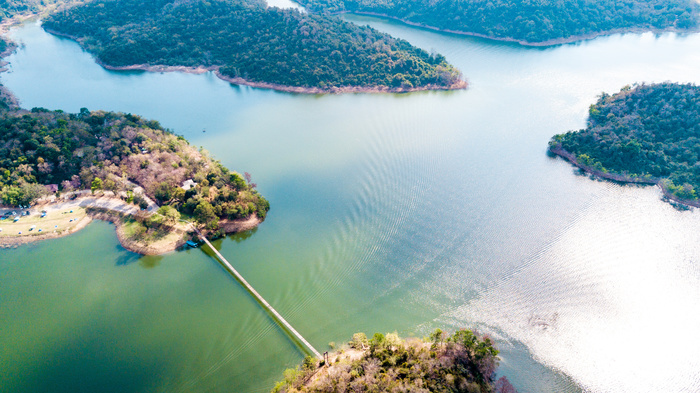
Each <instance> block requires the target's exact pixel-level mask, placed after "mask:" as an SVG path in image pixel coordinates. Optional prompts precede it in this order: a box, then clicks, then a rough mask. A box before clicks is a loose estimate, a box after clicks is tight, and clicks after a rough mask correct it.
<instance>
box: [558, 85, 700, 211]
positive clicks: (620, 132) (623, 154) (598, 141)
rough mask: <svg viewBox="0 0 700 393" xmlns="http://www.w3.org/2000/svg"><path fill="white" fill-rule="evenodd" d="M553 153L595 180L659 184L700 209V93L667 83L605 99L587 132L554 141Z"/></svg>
mask: <svg viewBox="0 0 700 393" xmlns="http://www.w3.org/2000/svg"><path fill="white" fill-rule="evenodd" d="M549 150H550V151H551V152H552V153H554V154H556V155H558V156H561V157H563V158H565V159H567V160H568V161H570V162H571V163H573V164H574V165H576V166H578V167H579V168H581V169H583V170H585V171H587V172H589V173H591V174H594V175H596V176H599V177H602V178H605V179H609V180H614V181H618V182H628V183H640V184H657V185H659V186H660V187H661V189H662V190H663V192H664V194H665V195H666V197H668V198H669V199H672V200H675V201H677V202H680V203H683V204H685V205H689V206H700V203H699V202H698V195H697V190H698V189H699V188H700V163H699V162H700V87H699V86H696V85H693V84H676V83H668V82H667V83H661V84H653V85H645V84H642V85H635V86H626V87H624V88H622V90H621V91H620V92H619V93H616V94H614V95H608V94H605V93H603V94H602V95H601V96H600V98H599V99H598V102H597V103H595V104H594V105H591V106H590V109H589V117H588V126H587V127H586V128H585V129H583V130H579V131H569V132H567V133H565V134H560V135H555V136H554V137H553V138H552V140H551V141H550V142H549Z"/></svg>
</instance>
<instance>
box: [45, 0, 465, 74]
mask: <svg viewBox="0 0 700 393" xmlns="http://www.w3.org/2000/svg"><path fill="white" fill-rule="evenodd" d="M44 26H45V27H46V28H47V29H48V30H49V31H53V32H57V33H60V34H65V35H69V36H73V37H75V38H77V39H78V40H79V41H80V42H81V44H82V45H83V46H84V47H86V48H87V49H88V50H89V51H91V52H93V53H95V54H96V55H97V57H98V58H99V60H100V61H102V62H103V63H105V64H107V65H111V66H128V65H135V64H147V65H167V66H179V65H182V66H200V65H201V66H207V67H211V66H214V67H220V72H221V73H222V74H223V75H225V76H229V77H242V78H244V79H246V80H249V81H256V82H269V83H275V84H280V85H286V86H301V87H320V88H330V87H340V86H388V87H421V86H426V85H438V86H445V87H446V86H450V85H452V84H454V83H456V82H459V80H460V77H461V75H460V73H459V72H458V71H457V70H456V69H455V68H454V67H452V66H451V65H449V64H448V63H447V62H446V61H445V59H444V57H442V56H441V55H431V54H428V53H427V52H425V51H424V50H421V49H418V48H416V47H413V46H411V45H410V44H409V43H408V42H406V41H404V40H400V39H395V38H392V37H390V36H389V35H386V34H383V33H380V32H378V31H376V30H374V29H371V28H369V27H360V26H357V25H354V24H352V23H348V22H344V21H342V20H340V19H339V18H336V17H331V16H323V15H313V14H307V13H301V12H299V11H297V10H293V9H279V8H276V7H270V8H267V7H266V5H265V3H264V2H263V1H261V0H260V1H243V0H209V1H204V0H192V1H174V0H152V1H142V0H95V1H92V2H89V3H86V4H84V5H78V6H75V7H72V8H70V9H68V10H67V11H62V12H58V13H55V14H53V15H52V16H51V17H49V18H48V19H46V20H45V22H44Z"/></svg>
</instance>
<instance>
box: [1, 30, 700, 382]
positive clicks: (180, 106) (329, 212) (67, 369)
mask: <svg viewBox="0 0 700 393" xmlns="http://www.w3.org/2000/svg"><path fill="white" fill-rule="evenodd" d="M347 18H348V19H349V20H351V21H353V22H357V23H361V24H369V25H371V26H374V27H376V28H378V29H380V30H382V31H386V32H388V33H390V34H392V35H395V36H398V37H402V38H405V39H407V40H408V41H410V42H411V43H413V44H414V45H417V46H420V47H422V48H425V49H426V50H434V51H437V52H439V53H442V54H444V55H445V56H446V57H447V59H448V60H449V61H450V62H451V63H453V64H455V65H456V66H458V67H459V68H460V69H461V70H462V71H463V72H464V74H465V76H466V78H467V79H468V80H469V83H470V88H469V89H468V90H464V91H456V92H421V93H413V94H401V95H390V94H378V95H366V94H347V95H297V94H287V93H279V92H275V91H269V90H263V89H253V88H249V87H240V86H233V85H230V84H228V83H225V82H222V81H220V80H218V79H217V78H216V77H214V76H213V75H212V74H204V75H189V74H178V73H162V74H161V73H145V72H110V71H106V70H104V69H102V68H100V67H99V66H97V65H96V64H95V63H94V61H93V59H92V58H91V56H90V55H88V54H86V53H85V52H83V51H82V50H81V49H80V48H79V47H78V45H77V44H75V43H74V42H72V41H70V40H66V39H62V38H57V37H53V36H51V35H48V34H46V33H45V32H43V31H42V30H41V28H40V27H39V25H38V24H32V23H30V24H27V25H25V26H24V27H21V28H18V29H15V30H13V31H12V37H13V38H14V39H16V40H18V41H20V42H21V43H23V44H24V45H23V47H22V48H21V49H20V50H18V51H17V52H16V54H14V55H12V56H11V57H10V58H9V59H8V60H9V61H10V66H9V68H10V71H9V72H8V73H4V74H2V75H0V80H1V81H2V83H4V84H5V85H6V86H8V87H9V88H10V89H11V90H12V91H14V92H15V93H16V95H17V96H18V97H19V98H20V100H21V101H22V104H23V106H25V107H34V106H42V107H46V108H52V109H62V110H65V111H71V112H77V111H79V109H80V108H81V107H87V108H89V109H91V110H96V109H105V110H115V111H123V112H130V113H137V114H140V115H143V116H145V117H148V118H154V119H158V120H159V121H161V123H162V124H163V125H164V126H166V127H169V128H170V129H172V130H173V131H175V132H176V133H178V134H182V135H184V136H185V137H186V138H187V139H188V140H190V141H191V143H192V144H194V145H196V146H203V147H205V148H206V149H208V150H209V151H211V152H212V154H213V155H214V156H215V157H216V158H218V159H220V160H221V161H222V163H223V164H224V165H226V166H227V167H229V168H232V169H235V170H238V171H240V172H243V171H248V172H250V173H251V174H252V175H253V178H254V181H255V182H256V183H257V184H258V187H259V189H260V191H261V193H262V194H263V195H265V196H266V197H268V198H269V200H270V202H271V204H272V210H271V211H270V214H269V216H268V218H267V220H266V221H265V222H264V223H263V224H262V225H260V227H259V228H258V229H257V230H256V231H253V232H251V233H247V234H244V235H237V236H232V237H229V238H226V239H223V240H221V241H218V242H216V243H215V244H216V246H217V247H218V248H220V250H221V252H222V254H223V255H225V256H226V257H227V258H228V259H229V260H230V261H231V262H232V263H233V264H234V266H235V267H236V268H237V269H238V270H239V271H240V272H241V273H242V274H243V275H244V276H245V277H246V279H247V280H248V281H249V282H250V283H251V284H252V285H253V286H255V287H256V289H257V290H258V291H259V292H260V293H261V294H262V295H263V296H264V297H265V298H266V299H267V300H268V301H269V302H270V303H271V304H272V305H273V306H274V307H276V308H277V310H278V311H279V312H280V313H281V314H282V315H283V316H285V317H286V318H287V320H288V321H289V322H290V323H291V324H292V325H293V326H294V327H295V328H296V329H297V330H298V331H299V332H301V333H302V334H303V335H304V336H305V337H306V338H307V339H308V340H309V341H310V342H311V343H312V344H313V345H314V346H316V348H318V349H320V350H324V349H326V348H327V345H328V343H329V342H336V343H340V342H342V341H344V340H347V339H349V338H350V337H351V335H352V334H353V333H354V332H358V331H364V332H366V333H368V334H372V333H374V332H391V331H397V332H398V333H399V334H401V335H403V336H424V335H427V334H428V333H429V332H431V331H432V330H433V329H435V328H437V327H440V328H442V329H444V330H454V329H457V328H460V327H469V328H477V329H479V330H480V331H482V332H485V333H488V334H490V335H491V336H492V337H494V338H496V340H497V343H498V346H499V348H500V350H501V356H502V362H501V368H500V371H499V372H500V373H502V374H505V375H507V376H508V378H509V379H510V380H511V381H512V382H513V384H514V385H515V386H516V387H517V388H518V389H519V390H520V391H521V392H550V391H558V392H579V391H591V392H656V391H667V392H695V391H698V390H700V356H698V353H700V335H698V334H697V332H698V331H700V231H699V230H698V228H700V213H698V212H697V211H678V210H675V209H674V208H672V207H671V206H670V205H669V204H666V203H663V202H662V201H660V192H659V191H658V190H657V189H655V188H651V187H649V188H637V187H629V186H618V185H615V184H611V183H607V182H598V181H592V180H590V179H588V178H587V177H585V176H578V175H577V174H576V172H575V171H574V170H573V169H572V167H571V166H570V165H569V164H567V163H565V162H563V161H561V160H560V159H554V158H550V157H548V156H547V154H546V146H547V142H548V140H549V138H550V137H551V136H552V135H553V134H555V133H560V132H564V131H567V130H571V129H579V128H582V127H583V126H584V125H585V121H586V114H587V109H588V106H589V105H590V104H591V103H593V102H594V101H595V100H596V96H597V95H598V94H600V93H601V92H603V91H606V92H609V93H613V92H616V91H618V90H619V89H620V88H621V87H622V86H624V85H626V84H631V83H634V82H646V83H651V82H661V81H666V80H671V81H677V82H695V83H697V82H700V35H697V34H696V35H690V36H678V35H675V34H664V35H661V36H658V37H657V36H654V35H652V34H642V35H636V34H630V35H615V36H611V37H604V38H599V39H596V40H592V41H586V42H582V43H578V44H572V45H564V46H558V47H553V48H525V47H521V46H518V45H511V44H502V43H495V42H491V41H487V40H481V39H474V38H468V37H460V36H452V35H444V34H437V33H434V32H429V31H424V30H420V29H414V28H409V27H406V26H403V25H400V24H396V23H390V22H386V21H381V20H378V19H372V18H360V17H353V16H348V17H347ZM0 283H1V285H0V343H1V344H2V345H0V370H3V372H2V373H0V392H40V391H52V392H96V391H100V392H190V391H200V392H202V391H207V392H265V391H269V389H270V388H271V387H272V386H273V384H274V382H275V380H278V379H280V378H281V376H282V371H283V370H284V368H286V367H293V366H295V365H296V364H298V363H299V362H300V361H301V359H302V357H303V356H304V355H303V352H302V351H301V350H300V349H299V348H298V347H297V346H296V345H294V344H293V343H291V342H290V340H289V339H288V337H287V336H286V335H285V333H284V332H283V331H282V330H281V329H280V328H279V327H278V326H277V325H276V324H275V323H274V322H273V321H272V320H271V319H270V318H269V317H268V315H267V314H266V313H265V312H264V311H263V310H262V309H261V308H260V307H259V306H258V304H257V303H256V302H255V301H254V300H253V299H252V298H251V297H250V296H249V295H248V294H247V293H246V292H245V290H243V289H242V288H241V287H240V285H239V284H238V283H237V282H236V281H235V280H234V279H233V278H232V277H230V276H229V275H228V274H227V273H226V272H225V271H224V270H223V269H222V268H221V267H220V266H219V264H218V263H217V262H216V260H214V259H213V258H212V256H211V255H210V254H209V253H208V252H207V251H206V250H203V249H196V250H189V251H185V252H175V253H171V254H167V255H164V256H161V257H140V256H138V255H135V254H133V253H130V252H127V251H125V250H124V249H123V248H121V247H120V245H119V243H118V241H117V238H116V235H115V234H114V230H113V227H112V226H111V225H110V224H107V223H104V222H94V223H92V224H90V225H89V226H88V228H87V229H85V230H83V231H81V232H79V233H77V234H75V235H73V236H70V237H66V238H62V239H57V240H51V241H46V242H42V243H38V244H32V245H28V246H23V247H20V248H17V249H10V250H0Z"/></svg>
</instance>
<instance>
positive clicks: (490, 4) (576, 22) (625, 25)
mask: <svg viewBox="0 0 700 393" xmlns="http://www.w3.org/2000/svg"><path fill="white" fill-rule="evenodd" d="M298 2H299V3H300V4H302V5H304V6H305V7H307V8H308V9H309V10H311V11H314V12H331V13H332V12H343V11H350V12H373V13H379V14H384V15H387V16H390V17H394V18H398V19H402V20H405V21H408V22H412V23H419V24H423V25H427V26H431V27H435V28H439V29H445V30H453V31H459V32H465V33H475V34H480V35H484V36H487V37H492V38H498V39H515V40H518V41H526V42H530V43H537V42H546V41H552V40H558V39H564V40H566V39H568V38H571V37H577V36H591V35H597V34H603V33H606V32H611V31H618V30H628V29H645V30H648V29H654V30H668V29H675V30H687V29H696V28H698V22H699V21H698V15H699V9H700V6H699V5H698V4H697V3H696V2H695V1H694V0H626V1H618V0H539V1H532V0H381V1H377V0H299V1H298Z"/></svg>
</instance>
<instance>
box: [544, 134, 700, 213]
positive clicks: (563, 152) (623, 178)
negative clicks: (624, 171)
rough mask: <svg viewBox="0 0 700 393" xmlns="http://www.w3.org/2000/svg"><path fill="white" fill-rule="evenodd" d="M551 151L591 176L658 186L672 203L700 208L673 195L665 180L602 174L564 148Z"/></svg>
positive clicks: (551, 149)
mask: <svg viewBox="0 0 700 393" xmlns="http://www.w3.org/2000/svg"><path fill="white" fill-rule="evenodd" d="M549 151H550V152H551V153H552V154H554V155H556V156H558V157H561V158H563V159H564V160H566V161H568V162H569V163H571V164H572V165H574V166H576V167H578V168H579V169H581V170H583V171H584V172H586V173H589V174H591V175H594V176H596V177H599V178H601V179H605V180H610V181H614V182H617V183H624V184H643V185H650V186H651V185H655V186H658V187H659V188H660V189H661V192H662V193H663V195H664V197H665V198H667V199H668V200H670V201H673V202H675V203H678V204H681V205H684V206H689V207H700V201H688V200H684V199H680V198H678V197H677V196H675V195H673V194H671V193H670V192H669V191H668V190H667V189H666V188H665V187H664V184H663V179H658V178H650V179H646V178H638V177H630V176H625V175H621V174H618V173H605V172H601V171H599V170H597V169H595V168H591V167H589V166H586V165H583V164H581V163H580V162H578V160H577V159H576V156H575V155H574V154H573V153H571V152H569V151H566V150H564V149H563V148H560V147H551V146H550V147H549Z"/></svg>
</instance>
